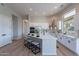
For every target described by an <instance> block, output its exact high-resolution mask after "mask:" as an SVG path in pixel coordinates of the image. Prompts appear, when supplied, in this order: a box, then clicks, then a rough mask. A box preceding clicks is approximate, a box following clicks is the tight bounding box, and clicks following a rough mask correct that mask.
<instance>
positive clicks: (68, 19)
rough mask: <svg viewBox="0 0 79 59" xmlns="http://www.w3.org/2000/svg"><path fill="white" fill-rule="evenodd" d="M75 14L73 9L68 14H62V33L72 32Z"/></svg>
mask: <svg viewBox="0 0 79 59" xmlns="http://www.w3.org/2000/svg"><path fill="white" fill-rule="evenodd" d="M75 14H76V12H75V9H73V10H71V11H70V12H68V13H66V14H64V22H63V23H64V26H63V27H64V29H63V31H64V33H66V34H69V33H72V32H74V24H73V22H74V16H75Z"/></svg>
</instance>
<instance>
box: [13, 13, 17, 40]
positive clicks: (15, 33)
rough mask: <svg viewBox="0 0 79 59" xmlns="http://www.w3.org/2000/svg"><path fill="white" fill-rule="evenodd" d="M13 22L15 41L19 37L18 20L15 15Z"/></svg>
mask: <svg viewBox="0 0 79 59" xmlns="http://www.w3.org/2000/svg"><path fill="white" fill-rule="evenodd" d="M12 22H13V40H16V39H17V37H18V18H17V16H15V15H12Z"/></svg>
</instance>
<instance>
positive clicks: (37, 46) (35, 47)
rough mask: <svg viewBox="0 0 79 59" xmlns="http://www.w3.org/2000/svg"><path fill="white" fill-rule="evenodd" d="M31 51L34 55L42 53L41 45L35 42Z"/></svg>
mask: <svg viewBox="0 0 79 59" xmlns="http://www.w3.org/2000/svg"><path fill="white" fill-rule="evenodd" d="M31 51H32V52H33V53H34V54H37V53H39V52H40V43H39V42H35V41H33V42H32V48H31Z"/></svg>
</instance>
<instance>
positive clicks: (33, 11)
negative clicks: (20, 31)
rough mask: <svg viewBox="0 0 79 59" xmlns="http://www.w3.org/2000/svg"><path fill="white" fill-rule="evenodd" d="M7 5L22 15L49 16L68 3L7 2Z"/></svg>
mask: <svg viewBox="0 0 79 59" xmlns="http://www.w3.org/2000/svg"><path fill="white" fill-rule="evenodd" d="M6 5H7V6H8V7H9V8H11V9H12V10H13V11H15V12H16V13H18V14H19V15H21V16H24V15H27V14H29V15H30V16H48V15H53V14H55V13H58V12H59V11H61V10H63V9H64V8H65V7H66V6H68V5H69V4H68V3H6Z"/></svg>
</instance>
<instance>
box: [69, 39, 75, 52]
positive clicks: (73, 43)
mask: <svg viewBox="0 0 79 59" xmlns="http://www.w3.org/2000/svg"><path fill="white" fill-rule="evenodd" d="M70 41H71V42H70V49H71V50H72V51H74V52H75V51H76V39H74V38H71V39H70Z"/></svg>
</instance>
